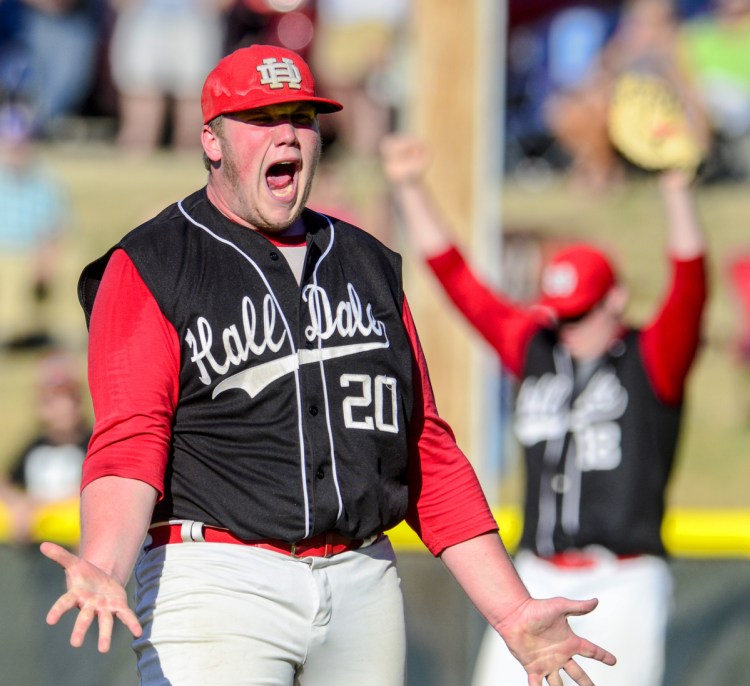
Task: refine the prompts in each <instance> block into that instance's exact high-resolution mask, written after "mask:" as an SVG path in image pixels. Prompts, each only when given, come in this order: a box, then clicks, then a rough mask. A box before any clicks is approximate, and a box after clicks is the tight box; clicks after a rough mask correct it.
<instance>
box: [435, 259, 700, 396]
mask: <svg viewBox="0 0 750 686" xmlns="http://www.w3.org/2000/svg"><path fill="white" fill-rule="evenodd" d="M427 264H428V265H429V267H430V268H431V269H432V271H433V273H434V274H435V276H436V277H437V279H438V280H439V281H440V283H441V284H442V286H443V288H444V289H445V292H446V293H447V294H448V296H449V297H450V298H451V300H452V301H453V302H454V304H455V305H456V307H457V308H458V309H459V310H460V311H461V313H462V314H463V315H464V316H465V317H466V319H467V320H468V321H469V322H470V323H471V324H472V325H473V326H474V327H475V328H476V330H477V331H478V332H479V333H480V334H481V335H482V336H483V337H484V339H485V340H486V341H487V343H489V345H490V346H492V348H493V349H494V350H495V351H496V352H497V353H498V355H499V357H500V359H501V360H502V362H503V365H504V366H505V368H506V369H507V370H508V371H509V372H510V373H511V374H513V375H514V376H515V377H516V378H520V377H521V376H522V374H523V367H524V363H525V359H526V352H527V349H528V345H529V342H530V341H531V338H532V337H533V336H534V334H535V333H536V332H537V331H538V330H539V329H540V328H541V327H542V326H544V324H545V322H544V320H543V318H542V315H541V313H540V312H537V311H535V310H534V309H533V308H528V307H522V306H519V305H517V304H514V303H512V302H510V301H509V300H508V299H506V298H504V297H503V296H502V295H500V294H498V293H497V292H495V291H494V290H492V289H491V288H489V287H488V286H486V285H485V284H484V283H482V282H481V281H480V279H479V278H477V276H476V275H475V274H474V272H472V270H471V269H470V268H469V266H468V264H467V263H466V260H465V259H464V257H463V256H462V255H461V253H460V252H459V250H458V249H457V248H456V247H451V248H449V249H448V250H446V251H445V252H443V253H441V254H439V255H435V256H434V257H432V258H431V259H429V260H428V261H427ZM706 297H707V288H706V267H705V260H704V258H703V257H697V258H695V259H692V260H676V259H673V260H672V281H671V284H670V287H669V290H668V293H667V295H666V298H665V299H664V301H663V304H662V307H661V309H660V310H659V311H658V312H657V314H656V316H655V317H654V319H653V320H652V321H651V322H650V323H649V324H648V325H646V326H645V327H643V328H642V329H641V331H640V335H639V342H640V349H641V355H642V359H643V364H644V367H645V369H646V373H647V374H648V377H649V380H650V382H651V385H652V387H653V389H654V392H655V393H656V396H657V397H658V398H659V399H660V400H661V401H662V402H664V403H666V404H677V403H679V402H680V401H681V400H682V396H683V392H684V387H685V379H686V377H687V374H688V371H689V369H690V365H691V364H692V362H693V359H694V358H695V354H696V351H697V349H698V344H699V342H700V321H701V316H702V313H703V306H704V304H705V302H706Z"/></svg>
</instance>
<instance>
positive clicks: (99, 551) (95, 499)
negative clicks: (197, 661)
mask: <svg viewBox="0 0 750 686" xmlns="http://www.w3.org/2000/svg"><path fill="white" fill-rule="evenodd" d="M156 497H157V491H156V490H155V489H154V488H153V487H152V486H149V485H148V484H146V483H144V482H143V481H138V480H136V479H124V478H122V477H117V476H105V477H102V478H101V479H97V480H96V481H93V482H91V483H90V484H89V485H88V486H87V487H86V488H84V489H83V492H82V494H81V550H80V554H79V555H74V554H73V553H71V552H69V551H68V550H66V549H65V548H63V547H61V546H59V545H57V544H55V543H50V542H45V543H42V546H41V550H42V553H44V555H46V556H47V557H48V558H50V559H51V560H53V561H55V562H57V563H58V564H59V565H60V566H61V567H63V569H64V570H65V579H66V584H67V590H66V592H65V593H64V594H63V595H62V596H60V598H58V600H57V601H56V602H55V604H54V605H53V606H52V608H51V609H50V611H49V612H48V613H47V623H48V624H57V622H58V621H59V619H60V617H62V615H64V614H65V613H66V612H68V611H69V610H72V609H74V608H78V610H79V612H78V617H77V618H76V621H75V624H74V626H73V632H72V633H71V636H70V644H71V645H72V646H74V647H76V648H78V647H80V646H81V645H83V641H84V638H85V636H86V632H87V631H88V630H89V627H90V626H91V624H92V623H93V622H94V620H97V622H98V625H99V640H98V648H99V651H100V652H102V653H106V652H107V651H108V650H109V648H110V645H111V642H112V628H113V625H114V620H115V618H117V619H119V620H120V621H121V622H122V623H123V624H124V625H125V626H126V627H127V628H128V629H129V630H130V631H131V632H132V634H133V635H134V636H140V635H141V626H140V624H139V623H138V619H137V618H136V616H135V614H134V613H133V611H132V610H131V609H130V607H129V606H128V598H127V592H126V590H125V585H126V584H127V581H128V579H129V578H130V574H131V572H132V569H133V566H134V565H135V561H136V559H137V557H138V553H139V551H140V547H141V545H142V544H143V540H144V538H145V537H146V532H147V530H148V525H149V523H150V521H151V513H152V511H153V509H154V504H155V503H156Z"/></svg>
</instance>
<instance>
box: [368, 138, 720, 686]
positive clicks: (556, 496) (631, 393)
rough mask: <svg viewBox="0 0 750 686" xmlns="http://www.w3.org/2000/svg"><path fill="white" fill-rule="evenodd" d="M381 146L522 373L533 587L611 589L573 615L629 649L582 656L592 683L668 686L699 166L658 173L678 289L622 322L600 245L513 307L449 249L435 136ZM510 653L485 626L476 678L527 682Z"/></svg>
mask: <svg viewBox="0 0 750 686" xmlns="http://www.w3.org/2000/svg"><path fill="white" fill-rule="evenodd" d="M382 153H383V161H384V168H385V172H386V176H387V177H388V179H389V181H390V183H391V185H392V192H393V195H394V198H395V201H396V205H397V208H398V209H399V210H400V213H401V215H402V218H403V225H404V226H405V229H406V231H407V233H408V234H409V237H410V239H411V241H412V243H413V244H414V246H415V247H416V249H417V251H418V252H419V253H420V254H421V255H422V256H423V257H424V258H425V259H426V261H427V264H428V265H429V267H430V268H431V269H432V271H433V272H434V274H435V276H436V277H437V278H438V280H439V282H440V284H441V285H442V286H443V288H444V289H445V291H446V293H447V294H448V295H449V297H450V298H451V299H452V300H453V302H454V303H455V305H456V306H457V307H458V309H459V310H460V311H461V312H462V314H463V315H464V316H465V317H466V318H467V319H468V321H469V322H470V323H471V324H472V325H473V326H474V327H475V328H476V329H477V331H479V333H480V334H481V335H482V336H483V337H484V338H485V340H486V341H487V342H488V343H489V344H490V345H491V346H492V347H493V348H494V349H495V350H496V351H497V353H498V355H499V356H500V359H501V360H502V362H503V364H504V366H505V368H506V369H507V370H508V371H509V372H510V373H512V374H513V375H514V376H515V377H516V378H517V379H518V380H519V381H520V382H521V383H520V388H519V392H518V397H517V404H516V413H515V432H516V435H517V438H518V440H519V441H520V443H521V444H522V445H523V447H524V450H525V458H526V493H525V501H524V529H523V534H522V538H521V543H520V551H519V553H518V555H517V556H516V560H515V563H516V566H517V569H518V572H519V574H520V576H521V578H522V579H523V580H524V582H525V584H526V585H527V587H528V588H529V590H530V592H531V593H532V594H533V595H535V596H540V595H541V596H545V597H546V596H549V595H558V594H560V595H566V596H569V597H581V595H582V594H583V595H585V596H586V597H588V595H589V594H593V595H596V596H597V597H598V598H599V600H600V604H601V605H600V608H599V609H598V610H597V612H596V613H594V614H593V615H590V616H588V617H585V618H580V620H577V621H578V622H579V623H576V624H575V627H576V628H577V629H580V630H581V631H584V633H586V635H590V636H595V637H596V638H597V640H601V641H602V642H603V644H604V645H608V646H612V647H613V650H614V652H615V654H616V655H617V656H618V664H617V665H616V666H615V667H614V668H612V669H608V670H606V671H604V672H603V671H602V670H600V669H599V666H598V665H597V664H595V663H591V664H590V665H589V664H586V669H587V672H588V673H589V674H590V676H592V678H593V679H594V681H595V682H596V683H602V684H607V686H633V685H634V684H638V686H656V685H658V684H660V683H661V675H662V671H663V661H664V644H665V630H666V624H667V616H668V609H669V605H670V599H671V587H672V581H671V575H670V571H669V568H668V565H667V562H666V560H665V550H664V546H663V544H662V541H661V538H660V529H661V523H662V516H663V514H664V491H665V488H666V485H667V482H668V479H669V475H670V471H671V467H672V462H673V458H674V453H675V444H676V441H677V437H678V432H679V428H680V419H681V415H682V404H683V394H684V390H685V379H686V376H687V374H688V371H689V369H690V366H691V364H692V362H693V359H694V357H695V354H696V350H697V347H698V341H699V331H700V324H701V316H702V312H703V307H704V303H705V300H706V276H705V259H704V252H705V244H704V239H703V235H702V232H701V229H700V226H699V222H698V219H697V217H696V214H695V211H694V208H693V204H692V200H691V196H690V192H689V184H688V178H687V176H686V175H685V174H684V173H682V172H677V171H670V172H664V173H662V175H661V178H660V187H661V192H662V195H663V198H664V203H665V207H666V212H667V219H668V239H667V243H668V251H669V255H670V258H671V264H672V283H671V286H670V288H669V291H668V295H667V297H666V299H665V300H664V302H663V303H662V306H661V308H660V310H659V312H658V314H657V316H656V317H655V318H654V319H653V320H652V321H651V322H650V323H649V324H648V325H647V326H645V327H644V328H642V329H634V328H631V327H630V326H629V325H627V324H626V323H625V322H624V321H623V318H622V315H623V310H624V308H625V304H626V298H627V296H626V291H625V287H624V285H623V284H622V283H621V282H620V281H619V280H618V278H617V276H616V274H615V271H614V269H613V267H612V264H611V263H610V260H609V259H608V258H607V257H606V256H605V255H604V254H603V253H602V252H600V251H599V250H598V249H596V248H595V247H594V246H591V245H583V244H576V245H572V246H569V247H566V248H564V249H562V250H561V251H560V252H559V253H557V254H556V255H555V256H553V257H552V259H551V260H550V263H549V264H548V266H547V267H546V268H545V269H544V271H543V275H542V284H541V288H542V298H541V300H540V302H539V303H538V306H535V307H524V306H521V305H518V304H514V303H512V302H510V301H509V300H508V299H507V298H506V297H504V296H503V294H502V293H498V292H496V291H494V290H492V289H490V288H489V287H487V286H486V285H485V284H483V283H482V282H481V281H480V280H479V279H478V278H477V277H476V276H475V275H474V274H473V273H472V271H471V269H470V267H469V266H468V265H467V263H466V261H465V259H464V257H463V256H462V255H461V253H460V252H459V250H458V248H457V247H456V246H455V245H454V244H453V241H452V240H451V238H450V237H449V230H448V227H447V226H446V224H445V221H444V220H443V218H442V217H441V215H440V214H439V212H438V209H437V208H436V206H435V204H434V203H433V200H432V198H431V197H430V196H429V194H428V191H427V189H426V187H425V185H424V183H423V175H424V173H425V170H426V167H427V165H428V161H429V160H428V158H429V151H428V149H427V147H426V145H425V144H424V143H423V142H422V141H421V140H419V139H417V138H414V137H411V136H407V135H403V136H392V137H390V138H388V139H387V140H386V141H384V143H383V146H382ZM513 662H514V661H513V660H512V658H511V656H510V654H509V653H508V651H507V649H505V648H504V646H503V645H502V642H501V641H499V640H495V638H494V637H493V636H492V635H491V634H487V635H486V637H485V641H484V643H483V646H482V649H481V652H480V656H479V659H478V664H477V667H476V672H475V680H474V686H485V685H488V684H498V683H502V684H507V685H508V686H520V685H521V684H525V683H526V678H525V676H524V674H523V671H520V670H518V669H517V665H516V664H513ZM566 683H568V682H566Z"/></svg>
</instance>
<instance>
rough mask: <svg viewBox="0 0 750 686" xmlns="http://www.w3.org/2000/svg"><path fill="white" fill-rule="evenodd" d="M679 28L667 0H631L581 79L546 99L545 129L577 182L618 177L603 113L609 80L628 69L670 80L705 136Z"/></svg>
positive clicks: (603, 182)
mask: <svg viewBox="0 0 750 686" xmlns="http://www.w3.org/2000/svg"><path fill="white" fill-rule="evenodd" d="M678 28H679V20H678V18H677V16H676V14H675V9H674V6H673V3H672V2H671V0H630V1H629V2H628V3H626V4H625V6H624V8H623V10H622V14H621V15H620V19H619V21H618V24H617V28H616V30H615V33H614V34H613V35H612V37H611V38H610V39H609V40H608V41H607V43H606V44H605V45H604V47H603V48H602V50H601V51H600V53H599V55H598V56H597V57H596V59H595V60H594V62H593V64H592V66H591V69H590V70H589V73H588V74H587V75H586V77H585V78H584V79H583V81H581V82H580V83H579V85H578V86H577V87H574V88H572V89H565V88H563V89H560V90H558V91H557V92H555V93H553V94H552V96H551V97H550V98H549V100H548V102H547V104H546V115H547V122H548V125H549V128H550V130H551V132H552V133H553V135H554V136H555V137H556V139H557V140H558V141H559V142H560V144H561V145H562V146H563V147H564V148H565V149H566V150H567V152H568V153H569V155H570V157H571V174H572V179H573V181H574V182H576V183H577V184H578V185H580V186H581V187H583V188H585V189H589V190H594V191H596V190H602V189H606V188H608V187H610V186H612V185H613V184H616V183H617V182H618V181H619V180H620V179H621V178H622V177H623V172H624V169H623V166H622V163H621V160H620V158H619V156H618V155H617V153H616V152H615V150H614V148H613V146H612V144H611V142H610V140H609V134H608V129H607V113H608V107H609V101H610V96H611V89H612V86H613V84H614V81H615V80H616V79H617V77H618V76H620V75H621V74H623V73H625V72H627V71H641V72H643V71H645V72H650V73H654V74H658V75H661V76H663V77H664V78H665V79H667V80H668V81H670V82H671V83H672V84H673V86H674V87H675V89H676V90H677V92H678V93H679V95H680V97H681V98H682V100H683V102H684V103H685V105H686V107H687V109H688V111H689V115H690V116H691V117H692V119H693V122H694V126H695V129H696V134H697V135H698V136H699V137H701V138H705V137H706V136H707V129H706V121H705V116H704V114H703V112H702V109H701V108H700V107H699V104H698V100H697V98H696V96H695V94H694V93H693V92H692V91H691V89H690V87H689V85H688V79H687V77H686V75H685V73H684V70H683V69H682V67H681V66H680V62H679V54H678V50H677V36H678Z"/></svg>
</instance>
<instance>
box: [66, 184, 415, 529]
mask: <svg viewBox="0 0 750 686" xmlns="http://www.w3.org/2000/svg"><path fill="white" fill-rule="evenodd" d="M303 220H304V223H305V227H306V229H307V243H308V249H307V256H306V262H305V267H304V272H303V275H302V281H301V284H298V283H297V281H296V279H295V277H294V275H293V274H292V271H291V270H290V268H289V265H288V264H287V262H286V260H285V259H284V258H283V256H282V255H280V253H279V251H278V249H277V248H275V247H274V245H273V244H272V243H271V242H270V241H268V240H267V239H266V238H265V237H264V236H263V235H262V234H260V233H258V232H256V231H252V230H250V229H248V228H246V227H242V226H240V225H237V224H235V223H233V222H231V221H230V220H228V219H227V218H225V217H224V216H223V215H222V214H221V213H219V212H218V211H217V210H216V209H215V208H214V207H213V206H212V205H211V203H210V202H209V201H208V199H207V196H206V192H205V189H202V190H200V191H198V192H196V193H194V194H192V195H191V196H189V197H188V198H186V199H185V200H184V201H182V202H181V203H177V204H175V205H172V206H170V207H169V208H167V209H166V210H165V211H164V212H162V213H161V214H159V215H158V216H157V217H155V218H154V219H153V220H151V221H149V222H147V223H146V224H144V225H142V226H140V227H138V228H137V229H135V230H134V231H132V232H131V233H129V234H128V235H127V236H126V237H125V238H124V239H123V240H122V241H121V242H120V244H119V245H118V246H117V247H120V248H123V249H124V250H125V251H126V252H127V254H128V256H129V257H130V259H131V260H132V261H133V263H134V264H135V266H136V268H137V269H138V272H139V274H140V275H141V277H142V279H143V281H144V282H145V284H146V285H147V287H148V288H149V290H150V291H151V293H152V294H153V296H154V298H155V300H156V302H157V303H158V305H159V307H160V308H161V310H162V312H163V313H164V315H165V316H166V318H167V319H168V320H169V321H170V322H171V323H172V324H173V325H174V327H175V330H176V331H177V334H178V337H179V339H180V344H181V362H180V379H179V388H180V394H179V401H178V405H177V409H176V412H175V418H174V427H173V438H172V445H171V454H170V459H169V465H168V468H167V474H166V484H165V496H164V498H163V499H162V500H160V502H159V503H158V504H157V506H156V509H155V512H154V520H155V521H158V520H164V519H167V518H170V517H176V518H182V519H194V520H199V521H203V522H206V523H207V524H211V525H215V526H221V527H226V528H228V529H230V530H231V531H232V532H233V533H234V534H235V535H237V536H239V537H241V538H246V539H257V538H279V539H284V540H287V541H296V540H299V539H302V538H305V537H308V536H310V535H313V534H316V533H321V532H325V531H337V532H339V533H342V534H344V535H347V536H351V537H353V538H363V537H366V536H368V535H370V534H372V533H375V532H377V531H381V530H383V529H384V528H388V527H390V526H392V525H394V524H395V523H397V522H398V521H400V520H401V519H403V517H404V515H405V513H406V508H407V486H406V470H407V461H408V429H409V421H410V417H411V413H412V395H413V389H412V373H413V369H412V355H411V348H410V344H409V339H408V335H407V332H406V330H405V328H404V326H403V322H402V305H403V292H402V280H401V262H400V257H399V256H398V255H397V254H396V253H394V252H392V251H390V250H388V249H387V248H385V247H384V246H383V245H382V244H380V243H379V242H378V241H377V240H376V239H374V238H373V237H372V236H370V235H369V234H367V233H366V232H363V231H361V230H360V229H357V228H355V227H353V226H350V225H348V224H346V223H344V222H341V221H338V220H335V219H331V218H328V217H325V216H323V215H319V214H317V213H314V212H311V211H308V210H306V211H305V212H304V214H303ZM110 254H111V251H110V253H108V254H107V255H105V256H104V257H103V258H100V260H97V261H96V262H94V263H92V264H91V265H89V266H88V267H87V268H86V270H84V273H83V275H82V278H81V282H80V284H79V296H80V299H81V303H82V305H83V307H84V310H85V311H86V314H87V317H89V316H90V312H91V308H92V305H93V299H94V297H95V294H96V289H97V287H98V283H99V280H100V279H101V274H102V273H103V270H104V267H105V266H106V262H107V260H108V257H109V255H110Z"/></svg>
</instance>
